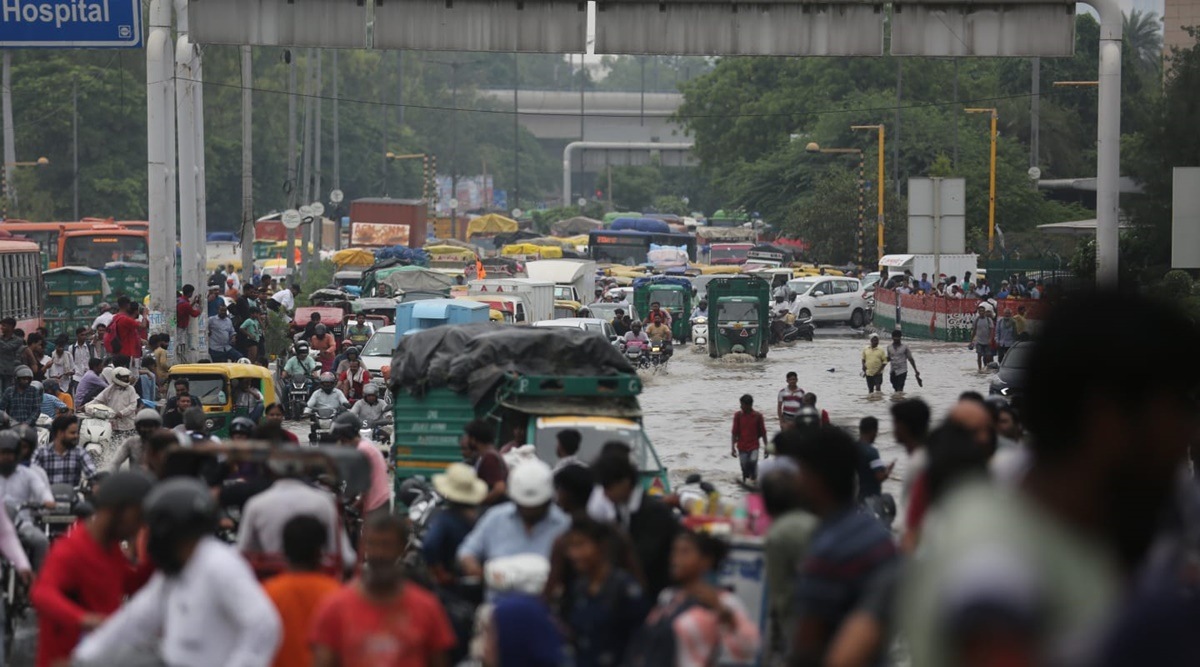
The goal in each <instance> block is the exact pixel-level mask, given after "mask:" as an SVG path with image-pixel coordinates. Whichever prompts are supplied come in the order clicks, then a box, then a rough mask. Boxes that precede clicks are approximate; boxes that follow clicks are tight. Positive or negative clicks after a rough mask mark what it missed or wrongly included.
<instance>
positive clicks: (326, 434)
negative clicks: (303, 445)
mask: <svg viewBox="0 0 1200 667" xmlns="http://www.w3.org/2000/svg"><path fill="white" fill-rule="evenodd" d="M337 416H338V411H337V410H334V409H333V408H317V410H316V411H315V412H312V413H309V419H310V420H311V422H312V427H311V428H310V429H309V431H308V444H310V445H314V446H315V445H319V444H322V443H329V442H333V441H334V440H335V438H334V437H333V420H334V418H335V417H337Z"/></svg>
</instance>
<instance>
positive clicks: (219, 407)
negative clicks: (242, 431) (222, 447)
mask: <svg viewBox="0 0 1200 667" xmlns="http://www.w3.org/2000/svg"><path fill="white" fill-rule="evenodd" d="M181 378H183V379H186V380H187V381H188V393H189V394H191V395H192V396H193V401H198V402H199V405H200V406H202V407H203V408H204V417H205V426H206V427H207V428H208V433H209V435H212V436H214V437H218V438H224V437H227V436H228V435H229V425H230V424H231V423H232V422H233V420H234V418H236V417H249V418H251V419H253V420H254V421H255V422H257V421H258V420H259V418H260V417H262V412H263V409H264V408H265V407H266V406H267V405H268V404H270V403H274V402H276V400H277V397H276V395H275V381H274V380H273V379H272V378H271V373H270V371H268V370H267V369H265V368H263V367H262V366H255V365H253V364H243V363H236V364H176V365H174V366H172V367H171V373H170V380H169V381H168V382H167V395H168V396H174V395H175V383H176V381H177V380H179V379H181ZM250 390H254V391H250Z"/></svg>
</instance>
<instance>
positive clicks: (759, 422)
mask: <svg viewBox="0 0 1200 667" xmlns="http://www.w3.org/2000/svg"><path fill="white" fill-rule="evenodd" d="M741 403H742V409H741V410H738V411H737V412H735V413H733V432H732V442H731V443H730V452H729V453H730V455H731V456H733V457H734V458H736V459H737V460H738V462H739V463H740V464H741V465H742V483H743V484H745V483H746V482H747V481H749V482H750V483H757V482H758V448H759V446H760V445H759V443H760V442H761V443H762V445H761V446H762V447H763V452H764V454H763V458H766V457H768V456H770V454H767V453H766V446H767V425H766V422H765V421H764V420H763V416H762V413H761V412H758V411H757V410H755V409H754V397H753V396H751V395H750V394H746V395H744V396H742V400H741Z"/></svg>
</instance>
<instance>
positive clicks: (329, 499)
mask: <svg viewBox="0 0 1200 667" xmlns="http://www.w3.org/2000/svg"><path fill="white" fill-rule="evenodd" d="M270 465H271V470H272V472H274V473H275V474H276V475H277V476H278V477H279V479H276V480H275V483H274V484H272V485H271V487H270V488H268V489H267V490H266V491H263V492H262V493H259V494H258V495H256V496H254V497H253V498H251V499H250V500H248V501H246V506H245V508H244V509H243V510H242V520H241V523H240V524H239V525H238V537H237V546H238V549H240V550H241V551H242V553H244V554H246V555H247V556H251V555H263V556H269V557H278V558H280V562H283V561H282V558H283V527H284V526H285V525H287V522H288V521H291V520H292V519H294V518H296V517H298V516H300V515H302V514H307V515H310V516H313V517H315V518H316V519H317V520H319V521H320V522H321V523H322V524H323V525H324V526H325V531H326V540H325V548H324V549H323V551H324V553H325V554H326V555H337V554H339V551H340V555H341V564H342V566H343V567H347V568H349V567H353V565H354V563H355V555H354V547H352V546H351V545H350V538H349V537H347V535H346V531H345V529H344V528H343V527H342V525H341V522H340V521H339V520H338V510H337V500H336V499H335V498H334V497H333V494H331V493H328V492H326V491H322V490H320V489H316V488H313V487H311V486H309V485H307V484H305V483H304V482H302V481H300V480H299V479H296V477H297V476H298V475H300V474H301V473H303V466H302V465H301V464H300V463H299V462H290V461H280V462H271V463H270Z"/></svg>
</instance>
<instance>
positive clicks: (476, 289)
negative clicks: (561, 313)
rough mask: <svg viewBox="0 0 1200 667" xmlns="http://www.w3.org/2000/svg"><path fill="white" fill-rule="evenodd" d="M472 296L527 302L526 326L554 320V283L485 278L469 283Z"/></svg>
mask: <svg viewBox="0 0 1200 667" xmlns="http://www.w3.org/2000/svg"><path fill="white" fill-rule="evenodd" d="M467 294H468V295H470V296H517V297H520V298H522V299H523V300H524V301H525V315H526V321H525V324H533V323H534V322H541V321H542V320H552V319H554V283H552V282H547V281H541V280H534V279H532V278H484V279H483V280H472V281H471V282H469V283H467Z"/></svg>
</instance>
